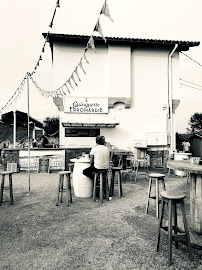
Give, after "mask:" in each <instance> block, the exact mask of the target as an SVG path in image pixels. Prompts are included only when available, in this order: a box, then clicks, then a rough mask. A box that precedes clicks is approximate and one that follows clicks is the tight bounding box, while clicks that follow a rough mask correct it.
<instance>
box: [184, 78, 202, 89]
mask: <svg viewBox="0 0 202 270" xmlns="http://www.w3.org/2000/svg"><path fill="white" fill-rule="evenodd" d="M180 80H181V81H184V82H187V83H191V84H193V85H196V86H199V87H202V85H200V84H196V83H193V82H189V81H185V80H183V79H180Z"/></svg>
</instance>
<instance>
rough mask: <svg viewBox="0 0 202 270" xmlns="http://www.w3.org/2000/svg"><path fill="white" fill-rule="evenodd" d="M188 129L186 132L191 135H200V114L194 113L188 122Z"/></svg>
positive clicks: (201, 126)
mask: <svg viewBox="0 0 202 270" xmlns="http://www.w3.org/2000/svg"><path fill="white" fill-rule="evenodd" d="M188 124H189V126H190V128H188V129H187V130H188V132H189V133H192V134H201V133H202V113H198V112H196V113H194V114H193V115H192V116H191V118H190V119H189V122H188Z"/></svg>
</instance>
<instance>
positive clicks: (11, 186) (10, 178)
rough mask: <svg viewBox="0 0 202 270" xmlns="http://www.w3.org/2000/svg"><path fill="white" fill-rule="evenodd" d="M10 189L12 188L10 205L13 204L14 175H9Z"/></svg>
mask: <svg viewBox="0 0 202 270" xmlns="http://www.w3.org/2000/svg"><path fill="white" fill-rule="evenodd" d="M9 187H10V204H13V184H12V174H9Z"/></svg>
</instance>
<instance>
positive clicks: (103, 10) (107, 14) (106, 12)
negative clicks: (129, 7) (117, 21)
mask: <svg viewBox="0 0 202 270" xmlns="http://www.w3.org/2000/svg"><path fill="white" fill-rule="evenodd" d="M100 14H104V15H105V16H106V17H108V18H109V19H110V20H111V21H112V22H114V20H113V19H112V18H111V16H110V13H109V7H108V5H107V0H105V2H104V4H103V6H102V10H101V12H100Z"/></svg>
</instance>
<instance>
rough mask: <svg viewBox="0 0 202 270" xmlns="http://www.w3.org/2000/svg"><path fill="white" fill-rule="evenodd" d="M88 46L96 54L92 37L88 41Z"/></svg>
mask: <svg viewBox="0 0 202 270" xmlns="http://www.w3.org/2000/svg"><path fill="white" fill-rule="evenodd" d="M88 44H89V45H90V46H91V48H92V49H93V50H94V51H95V52H96V49H95V44H94V39H93V36H91V37H90V39H89V41H88Z"/></svg>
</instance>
